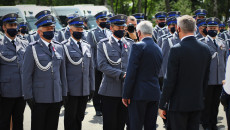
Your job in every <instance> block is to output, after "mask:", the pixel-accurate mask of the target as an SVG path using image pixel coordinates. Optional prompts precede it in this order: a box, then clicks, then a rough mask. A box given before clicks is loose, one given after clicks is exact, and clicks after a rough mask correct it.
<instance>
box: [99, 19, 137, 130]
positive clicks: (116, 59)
mask: <svg viewBox="0 0 230 130" xmlns="http://www.w3.org/2000/svg"><path fill="white" fill-rule="evenodd" d="M126 18H127V16H125V15H116V16H114V17H112V18H110V22H111V30H112V32H113V35H112V36H110V37H108V38H105V39H102V40H101V41H100V42H99V43H98V51H97V63H98V69H99V70H100V71H101V72H103V79H102V82H101V85H100V88H99V92H98V93H99V94H100V95H102V96H103V97H102V102H103V105H102V111H103V130H123V129H124V127H125V123H128V119H127V118H128V113H127V108H125V106H124V105H123V104H122V92H123V81H124V79H125V76H126V69H127V64H128V57H129V54H130V49H131V46H132V44H134V41H133V40H132V39H128V38H124V34H125V26H126V24H125V22H126ZM128 129H129V126H128Z"/></svg>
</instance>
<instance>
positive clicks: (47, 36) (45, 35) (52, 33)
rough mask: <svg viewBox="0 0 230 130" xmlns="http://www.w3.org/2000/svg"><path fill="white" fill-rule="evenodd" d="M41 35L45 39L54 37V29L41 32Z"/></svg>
mask: <svg viewBox="0 0 230 130" xmlns="http://www.w3.org/2000/svg"><path fill="white" fill-rule="evenodd" d="M43 37H44V38H45V39H47V40H51V39H53V37H54V31H46V32H43Z"/></svg>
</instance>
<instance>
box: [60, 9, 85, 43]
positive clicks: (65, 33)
mask: <svg viewBox="0 0 230 130" xmlns="http://www.w3.org/2000/svg"><path fill="white" fill-rule="evenodd" d="M76 17H79V15H78V14H76V13H73V14H69V15H68V16H67V19H68V20H67V23H68V22H69V21H70V20H71V19H73V18H76ZM70 37H71V34H70V31H69V24H68V25H67V26H66V27H65V28H64V29H63V30H61V31H59V32H58V37H57V41H58V42H63V41H65V40H68V39H69V38H70ZM86 37H87V31H86V30H84V31H83V36H82V39H83V40H86Z"/></svg>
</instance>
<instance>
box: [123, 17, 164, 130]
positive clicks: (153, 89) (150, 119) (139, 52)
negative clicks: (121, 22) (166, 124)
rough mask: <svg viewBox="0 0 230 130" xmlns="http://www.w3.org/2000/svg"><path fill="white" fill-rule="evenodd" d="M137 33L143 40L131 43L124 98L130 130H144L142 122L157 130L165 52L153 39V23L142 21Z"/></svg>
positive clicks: (150, 129) (151, 129) (146, 126)
mask: <svg viewBox="0 0 230 130" xmlns="http://www.w3.org/2000/svg"><path fill="white" fill-rule="evenodd" d="M137 32H138V36H139V38H140V39H141V41H140V42H138V43H137V44H133V46H132V50H131V54H130V58H129V64H128V69H127V76H126V79H125V84H124V92H123V99H122V101H123V104H124V105H125V106H126V107H128V111H129V119H130V129H131V130H142V127H143V125H144V128H145V130H156V120H157V110H158V103H159V100H160V86H159V82H158V74H159V71H160V68H161V64H162V53H161V49H160V48H159V47H158V45H157V44H155V42H154V41H153V39H152V32H153V27H152V23H150V22H149V21H142V22H141V23H139V24H138V26H137ZM137 119H138V120H137Z"/></svg>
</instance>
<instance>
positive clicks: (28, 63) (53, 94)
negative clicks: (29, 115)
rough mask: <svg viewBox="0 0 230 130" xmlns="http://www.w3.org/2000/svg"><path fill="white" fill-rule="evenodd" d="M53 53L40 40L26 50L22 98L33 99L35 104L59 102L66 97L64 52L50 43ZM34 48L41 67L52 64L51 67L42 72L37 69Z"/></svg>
mask: <svg viewBox="0 0 230 130" xmlns="http://www.w3.org/2000/svg"><path fill="white" fill-rule="evenodd" d="M52 45H53V51H52V53H51V52H50V51H49V48H48V47H47V46H46V45H45V43H44V42H43V41H42V40H41V39H40V40H39V41H36V42H34V43H30V45H29V46H28V47H27V48H26V52H25V56H24V62H23V71H22V73H23V76H22V85H23V92H24V98H25V99H30V98H34V99H35V101H36V102H37V103H56V102H61V101H62V97H63V96H67V80H66V67H65V57H64V50H63V47H62V46H61V45H59V43H57V42H54V41H52ZM32 46H34V47H35V49H36V53H37V57H38V60H39V62H40V64H41V65H42V66H46V65H47V64H48V63H49V62H52V66H51V67H50V68H49V69H48V70H47V71H43V70H41V69H39V68H38V65H37V63H35V59H34V56H33V52H32Z"/></svg>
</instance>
